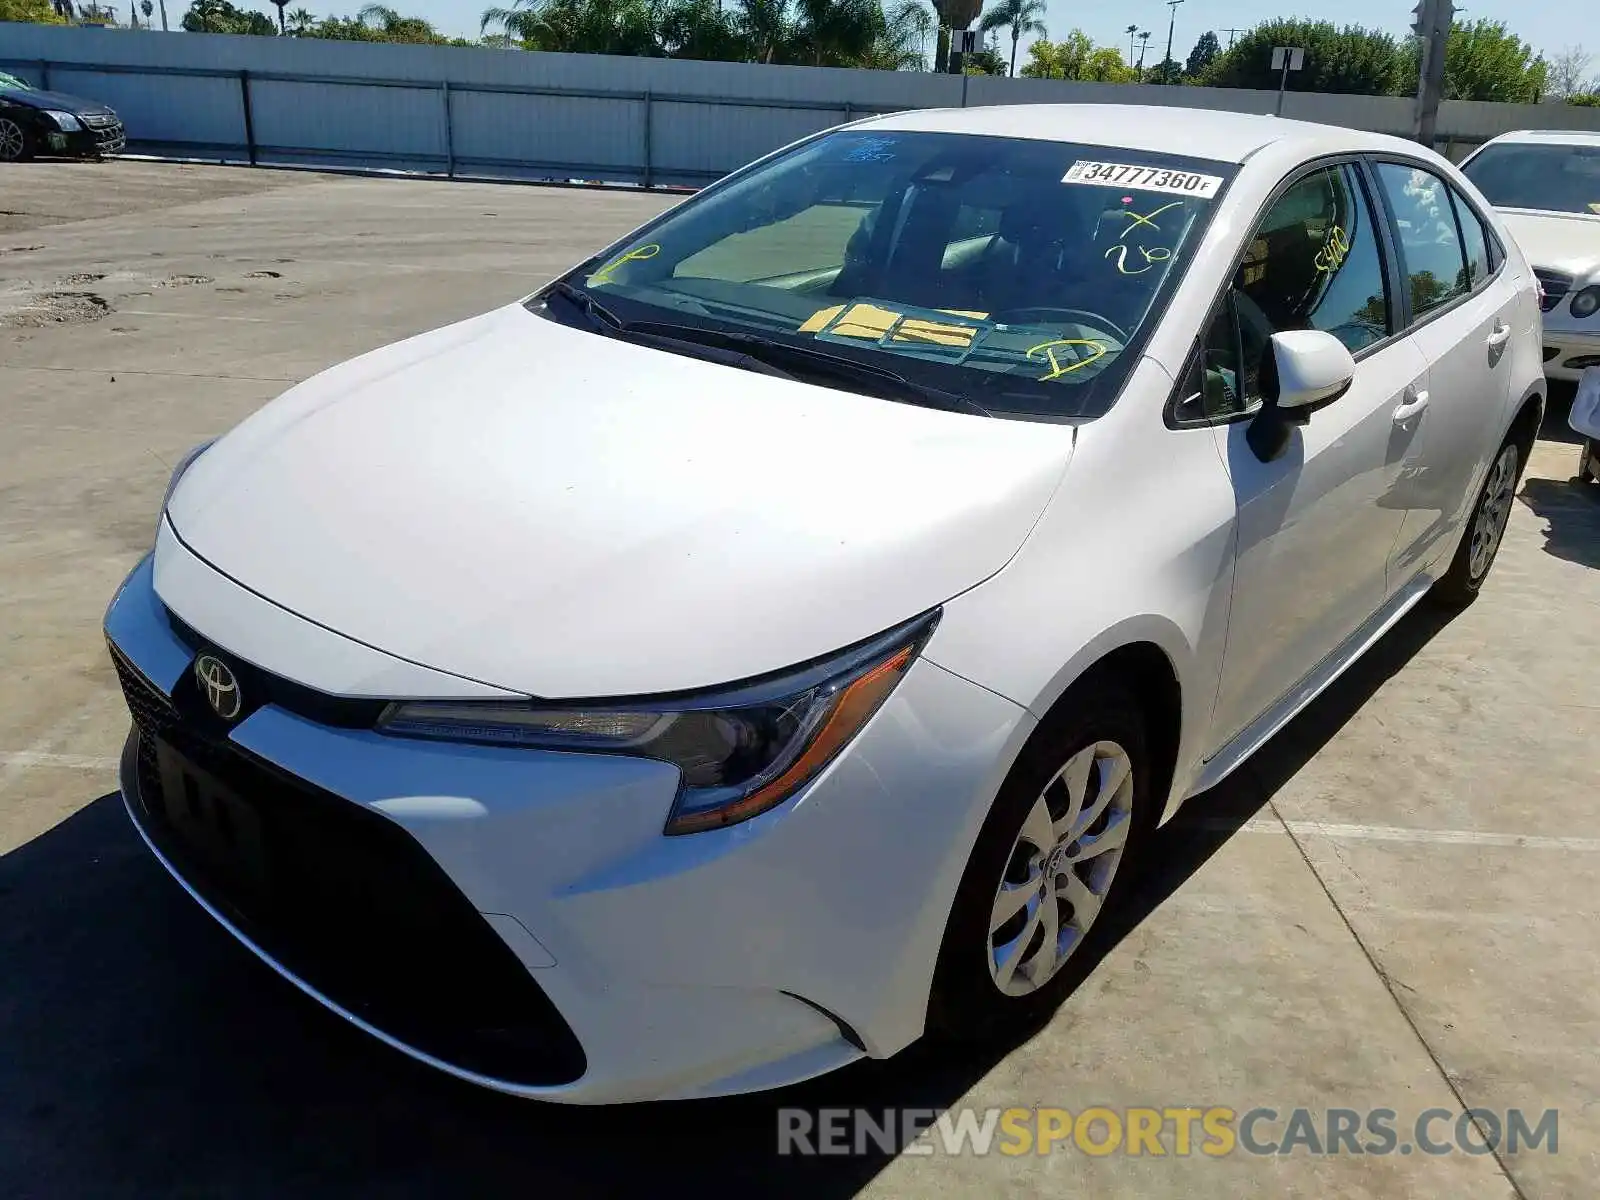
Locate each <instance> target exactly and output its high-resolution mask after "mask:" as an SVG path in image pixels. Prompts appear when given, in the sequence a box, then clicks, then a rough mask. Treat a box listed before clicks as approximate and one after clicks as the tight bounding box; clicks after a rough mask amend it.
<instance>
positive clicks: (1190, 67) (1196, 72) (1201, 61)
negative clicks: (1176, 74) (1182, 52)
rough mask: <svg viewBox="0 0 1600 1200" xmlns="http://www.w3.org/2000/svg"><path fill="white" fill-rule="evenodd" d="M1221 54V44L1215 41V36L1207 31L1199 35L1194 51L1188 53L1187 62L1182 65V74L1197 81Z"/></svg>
mask: <svg viewBox="0 0 1600 1200" xmlns="http://www.w3.org/2000/svg"><path fill="white" fill-rule="evenodd" d="M1221 53H1222V43H1221V42H1219V41H1218V40H1217V35H1216V34H1214V33H1212V32H1211V31H1210V30H1207V31H1206V32H1205V33H1202V34H1201V35H1200V40H1199V41H1198V42H1196V43H1195V44H1194V49H1193V50H1191V51H1189V61H1188V62H1186V63H1185V64H1184V65H1183V73H1184V74H1185V75H1187V76H1189V78H1190V79H1198V78H1199V77H1200V76H1201V75H1203V74H1205V71H1206V68H1207V67H1209V66H1210V65H1211V64H1212V63H1213V62H1215V61H1216V59H1217V55H1219V54H1221Z"/></svg>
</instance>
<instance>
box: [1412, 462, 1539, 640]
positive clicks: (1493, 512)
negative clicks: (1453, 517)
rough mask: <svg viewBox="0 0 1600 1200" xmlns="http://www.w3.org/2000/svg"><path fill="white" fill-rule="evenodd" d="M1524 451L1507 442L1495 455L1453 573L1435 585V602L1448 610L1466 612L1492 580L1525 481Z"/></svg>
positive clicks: (1473, 508) (1443, 577) (1453, 562)
mask: <svg viewBox="0 0 1600 1200" xmlns="http://www.w3.org/2000/svg"><path fill="white" fill-rule="evenodd" d="M1522 465H1523V464H1522V451H1521V450H1520V449H1519V448H1518V446H1517V443H1516V442H1515V441H1513V440H1511V439H1510V438H1507V439H1506V441H1505V444H1504V445H1502V446H1501V447H1500V452H1499V453H1498V454H1496V455H1495V457H1494V463H1493V465H1491V466H1490V468H1489V474H1488V477H1487V478H1486V479H1484V481H1483V487H1482V488H1481V489H1480V490H1479V492H1478V498H1477V500H1476V502H1475V503H1474V504H1473V506H1472V514H1471V516H1469V517H1468V518H1467V527H1466V529H1464V530H1463V531H1462V534H1461V544H1460V545H1459V546H1457V547H1456V556H1455V558H1453V559H1452V560H1451V561H1450V569H1449V570H1448V571H1446V572H1445V573H1444V575H1443V576H1441V577H1440V579H1439V582H1437V583H1436V584H1434V585H1433V591H1432V592H1431V593H1430V595H1431V596H1432V598H1433V599H1434V600H1435V601H1436V602H1437V603H1439V604H1441V605H1443V606H1445V607H1447V608H1464V607H1466V606H1467V605H1468V604H1471V603H1472V602H1473V601H1474V600H1476V599H1477V598H1478V591H1479V589H1481V588H1482V587H1483V581H1484V580H1485V579H1487V578H1488V577H1489V568H1490V567H1492V566H1494V559H1495V555H1496V554H1498V553H1499V552H1500V542H1501V540H1502V539H1503V538H1504V537H1505V532H1506V523H1507V522H1508V521H1509V520H1510V519H1511V504H1512V501H1513V499H1514V498H1515V496H1516V494H1517V480H1518V479H1520V478H1521V477H1522Z"/></svg>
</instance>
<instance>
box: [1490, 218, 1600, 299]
mask: <svg viewBox="0 0 1600 1200" xmlns="http://www.w3.org/2000/svg"><path fill="white" fill-rule="evenodd" d="M1500 215H1501V217H1502V218H1503V219H1504V220H1505V223H1506V228H1508V229H1509V230H1511V236H1512V237H1514V238H1516V239H1517V245H1519V246H1521V247H1522V252H1523V253H1524V254H1526V255H1527V256H1528V261H1529V262H1530V263H1532V264H1533V265H1534V266H1536V267H1543V268H1545V269H1546V270H1551V271H1560V272H1561V273H1562V274H1564V275H1571V276H1572V277H1573V278H1574V279H1576V280H1579V281H1584V280H1588V279H1590V278H1592V277H1594V276H1595V275H1597V274H1600V216H1589V215H1587V214H1585V213H1553V212H1542V211H1534V210H1531V209H1525V208H1523V209H1518V208H1513V209H1501V210H1500Z"/></svg>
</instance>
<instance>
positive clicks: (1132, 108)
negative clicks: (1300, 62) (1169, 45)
mask: <svg viewBox="0 0 1600 1200" xmlns="http://www.w3.org/2000/svg"><path fill="white" fill-rule="evenodd" d="M863 126H865V127H871V128H880V129H904V130H926V131H929V132H938V133H970V134H978V135H988V136H991V137H1020V138H1034V139H1038V140H1040V141H1055V142H1085V143H1088V144H1090V145H1097V146H1125V147H1128V148H1130V149H1139V150H1148V151H1151V152H1153V153H1157V154H1183V155H1191V156H1193V157H1197V158H1210V159H1215V160H1217V161H1219V162H1235V163H1237V162H1243V161H1244V160H1245V159H1247V158H1249V157H1250V155H1252V154H1254V153H1255V152H1256V151H1257V150H1260V149H1261V148H1262V147H1263V146H1268V145H1271V144H1273V143H1275V142H1283V141H1297V142H1303V143H1305V146H1306V149H1308V150H1310V151H1312V152H1325V151H1334V150H1338V149H1352V150H1355V149H1374V150H1376V149H1386V148H1387V149H1393V148H1394V147H1395V144H1396V139H1394V138H1390V137H1386V136H1384V135H1382V134H1374V133H1363V132H1361V131H1360V130H1355V129H1344V128H1341V127H1338V126H1334V125H1315V124H1312V123H1310V122H1308V121H1289V120H1285V119H1284V118H1282V117H1267V116H1258V115H1256V114H1254V113H1238V112H1222V111H1218V110H1215V109H1200V108H1179V107H1176V106H1166V105H1133V104H994V105H983V106H981V107H976V108H934V109H921V110H918V111H914V112H903V113H894V114H892V115H890V116H886V117H881V118H879V119H877V120H874V121H866V122H863V123H862V125H861V126H858V127H857V128H861V127H863ZM1415 148H1416V147H1415V145H1412V146H1411V149H1415Z"/></svg>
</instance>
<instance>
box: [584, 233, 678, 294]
mask: <svg viewBox="0 0 1600 1200" xmlns="http://www.w3.org/2000/svg"><path fill="white" fill-rule="evenodd" d="M660 253H661V247H660V246H658V245H656V244H655V243H654V242H651V243H650V244H648V245H645V246H640V247H639V248H638V249H636V250H629V251H628V252H627V253H626V254H621V255H618V256H617V257H616V258H614V259H612V260H611V261H610V262H608V263H607V264H606V265H605V266H603V267H601V268H600V269H599V270H598V271H596V272H595V273H594V274H593V275H591V276H589V278H588V280H587V283H588V286H589V287H593V286H594V285H595V284H597V283H610V282H611V276H612V274H613V273H614V272H615V271H616V270H617V269H618V268H619V267H621V266H622V264H623V263H631V262H643V261H644V260H645V259H647V258H654V257H655V256H656V255H658V254H660Z"/></svg>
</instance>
